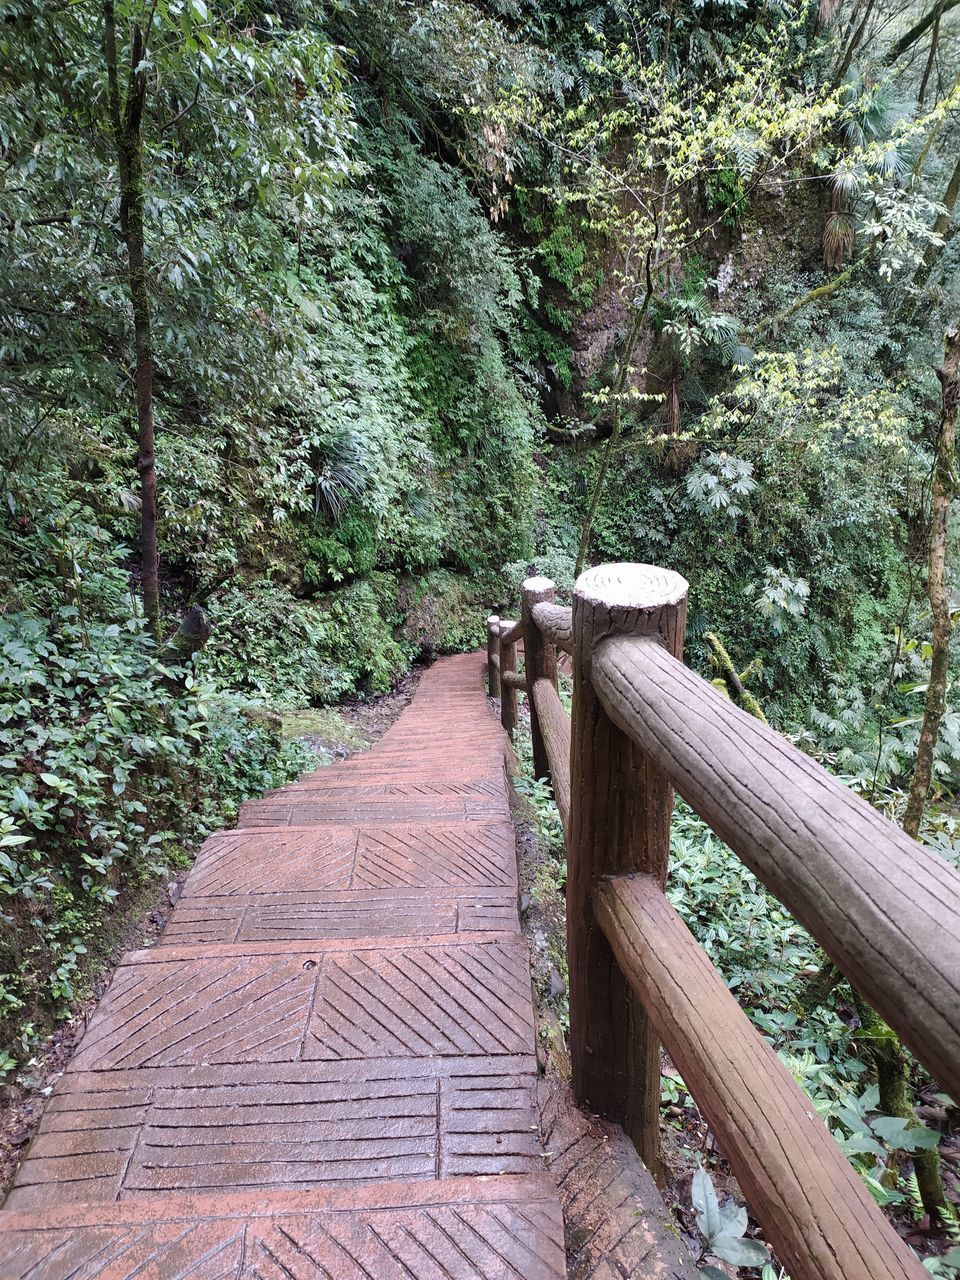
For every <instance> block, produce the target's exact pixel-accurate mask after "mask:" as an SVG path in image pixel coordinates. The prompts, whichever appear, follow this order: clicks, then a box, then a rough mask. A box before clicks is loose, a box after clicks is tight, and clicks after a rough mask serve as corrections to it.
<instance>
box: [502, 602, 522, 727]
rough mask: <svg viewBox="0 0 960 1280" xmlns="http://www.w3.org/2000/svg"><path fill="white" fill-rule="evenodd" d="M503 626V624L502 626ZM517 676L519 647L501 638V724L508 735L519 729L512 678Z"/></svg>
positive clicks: (514, 687) (515, 687)
mask: <svg viewBox="0 0 960 1280" xmlns="http://www.w3.org/2000/svg"><path fill="white" fill-rule="evenodd" d="M502 625H503V624H502V623H501V626H502ZM516 674H517V646H516V645H515V644H507V643H506V642H505V641H504V639H503V637H502V636H501V637H500V723H501V724H502V725H503V727H504V729H506V731H507V733H511V734H512V733H513V731H514V729H516V727H517V714H518V710H517V686H516V685H515V684H514V683H512V682H511V679H510V677H511V676H515V675H516Z"/></svg>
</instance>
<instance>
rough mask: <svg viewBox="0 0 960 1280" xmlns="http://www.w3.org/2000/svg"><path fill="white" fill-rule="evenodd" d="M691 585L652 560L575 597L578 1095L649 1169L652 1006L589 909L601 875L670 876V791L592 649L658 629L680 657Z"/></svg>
mask: <svg viewBox="0 0 960 1280" xmlns="http://www.w3.org/2000/svg"><path fill="white" fill-rule="evenodd" d="M686 597H687V583H686V581H685V580H684V579H683V578H681V577H680V575H679V574H676V573H671V572H669V571H667V570H662V569H657V568H654V567H653V566H650V565H629V564H628V565H601V566H600V567H599V568H596V569H590V570H588V571H587V572H586V573H583V574H581V575H580V577H579V578H578V579H577V583H576V585H575V587H574V597H573V599H574V602H573V636H574V657H573V722H572V731H571V767H570V774H571V807H570V833H569V840H568V851H567V955H568V963H569V970H570V1056H571V1067H572V1073H573V1088H574V1093H575V1094H576V1096H577V1099H578V1101H579V1102H582V1103H586V1104H587V1105H588V1106H590V1107H591V1108H592V1109H593V1110H594V1111H596V1112H598V1113H599V1114H600V1115H602V1116H605V1117H606V1118H607V1119H609V1120H613V1121H615V1122H616V1123H617V1124H621V1125H622V1126H623V1128H624V1129H625V1130H626V1132H627V1133H628V1134H629V1136H630V1137H631V1138H632V1139H633V1141H634V1143H635V1144H636V1146H637V1150H638V1151H639V1152H640V1155H641V1156H642V1157H643V1160H644V1161H645V1163H646V1164H647V1167H648V1168H650V1169H651V1170H652V1171H654V1172H656V1171H657V1168H658V1163H659V1119H660V1053H659V1046H658V1044H657V1041H656V1037H655V1036H654V1035H653V1034H652V1032H651V1029H650V1027H649V1024H648V1021H647V1017H646V1014H645V1013H644V1011H643V1007H642V1005H641V1003H640V1001H639V1000H638V999H637V997H636V996H635V995H634V993H633V991H632V990H631V988H630V986H629V984H628V983H627V981H626V979H625V978H624V976H623V974H622V973H621V971H620V966H619V965H618V964H617V961H616V958H615V956H614V954H613V952H612V951H611V949H610V945H609V943H608V942H607V940H606V938H605V937H604V935H603V932H602V930H601V929H600V928H599V926H598V925H597V922H596V919H595V917H594V913H593V901H592V895H593V887H594V884H595V883H596V881H597V880H598V878H599V877H600V876H603V875H613V874H617V873H619V872H631V871H642V872H646V873H648V874H650V875H653V876H654V877H655V878H656V879H657V880H658V881H659V882H660V883H663V881H664V880H665V878H666V872H667V855H668V851H669V846H670V815H671V810H672V807H673V792H672V790H671V788H670V785H669V783H668V781H667V778H666V776H665V775H664V774H663V773H662V772H661V771H660V769H659V768H658V767H657V766H656V764H655V763H654V762H653V760H652V759H651V757H650V756H648V755H646V754H645V753H644V752H643V751H642V750H641V749H640V748H639V747H638V746H637V745H636V743H635V742H634V741H633V739H632V738H631V737H630V736H629V735H627V734H626V733H624V732H623V731H622V729H621V727H619V726H618V725H617V724H615V723H614V722H613V721H612V720H611V719H610V717H609V716H608V715H607V713H606V711H605V710H604V707H603V705H602V704H601V702H600V699H599V698H598V696H597V693H596V691H595V689H594V686H593V679H594V670H593V668H594V654H595V650H596V648H597V646H598V645H600V644H602V643H603V642H604V641H606V640H608V638H609V637H611V636H622V635H628V636H654V637H657V638H658V640H659V642H660V643H662V644H664V645H666V646H667V648H668V649H669V651H670V652H671V653H673V654H674V655H675V656H676V657H677V658H679V657H680V653H681V650H682V646H683V629H684V622H685V614H686Z"/></svg>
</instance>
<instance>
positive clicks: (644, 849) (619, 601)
mask: <svg viewBox="0 0 960 1280" xmlns="http://www.w3.org/2000/svg"><path fill="white" fill-rule="evenodd" d="M555 594H556V593H555V588H554V584H553V583H552V582H551V581H550V580H549V579H546V578H528V579H527V580H526V582H525V583H524V584H523V591H522V596H521V603H522V612H521V618H520V622H519V623H512V622H503V621H501V619H499V618H498V617H496V616H494V617H492V618H490V619H489V620H488V626H487V653H488V672H489V680H490V692H491V695H492V696H498V695H499V696H500V697H501V717H502V721H503V724H504V726H505V728H507V729H508V730H509V731H511V732H512V731H513V729H514V728H515V726H516V723H517V704H516V697H517V689H518V688H519V687H523V688H525V690H526V693H527V701H528V705H529V711H530V727H531V740H532V750H533V757H534V770H535V774H536V776H537V777H538V778H546V779H548V780H549V781H550V783H551V785H552V787H553V792H554V796H555V799H556V801H557V807H558V809H559V811H560V815H561V819H562V821H563V826H564V832H565V836H566V843H567V893H566V900H567V950H568V963H569V976H570V982H569V997H570V1055H571V1064H572V1071H573V1086H574V1090H575V1092H576V1094H577V1097H578V1099H579V1100H580V1101H581V1102H582V1103H585V1104H587V1105H590V1106H592V1107H593V1108H594V1109H595V1110H597V1111H599V1112H600V1113H601V1114H603V1115H605V1116H607V1117H608V1118H609V1119H611V1120H615V1121H617V1122H619V1123H620V1124H622V1125H623V1127H624V1128H625V1129H626V1130H627V1132H628V1133H629V1134H630V1136H631V1137H632V1138H633V1140H634V1142H635V1143H636V1145H637V1148H638V1150H639V1151H640V1154H641V1155H642V1156H643V1158H644V1159H645V1160H646V1161H647V1163H648V1165H649V1166H650V1167H651V1168H652V1169H654V1170H655V1171H656V1169H657V1167H658V1161H659V1145H658V1144H659V1100H660V1087H659V1086H660V1043H659V1042H660V1040H661V1039H662V1040H663V1042H664V1043H665V1044H666V1045H667V1048H668V1050H669V1052H670V1055H671V1058H672V1059H673V1061H674V1062H675V1063H676V1065H677V1067H678V1070H679V1071H680V1073H681V1075H682V1076H683V1079H684V1081H685V1083H686V1085H687V1087H688V1088H689V1090H690V1092H691V1094H692V1096H693V1097H694V1099H695V1100H696V1101H697V1103H698V1105H699V1106H700V1108H701V1109H702V1111H703V1113H704V1115H705V1116H706V1117H707V1119H708V1121H709V1123H710V1125H711V1127H712V1129H713V1131H714V1132H715V1133H716V1135H717V1137H718V1138H719V1141H720V1146H721V1149H722V1151H723V1153H724V1155H725V1156H726V1157H727V1158H728V1160H729V1161H730V1164H731V1166H732V1167H733V1169H734V1171H735V1173H736V1175H737V1177H738V1179H739V1181H740V1183H741V1185H742V1187H743V1189H744V1192H745V1194H746V1196H747V1198H748V1201H749V1203H750V1205H751V1208H752V1209H753V1212H754V1214H755V1215H756V1217H757V1219H758V1221H759V1222H760V1225H761V1227H762V1228H763V1231H764V1233H765V1235H766V1237H767V1239H768V1240H769V1241H770V1243H771V1244H772V1245H773V1247H774V1248H775V1249H776V1250H777V1253H778V1255H779V1257H780V1259H781V1260H782V1261H783V1262H784V1263H785V1264H786V1266H787V1267H788V1268H789V1271H790V1274H791V1276H792V1277H793V1280H841V1277H842V1278H843V1280H894V1278H895V1277H896V1278H898V1280H902V1278H905V1277H914V1278H915V1280H922V1277H923V1276H924V1275H926V1274H927V1273H926V1272H925V1271H924V1270H923V1269H922V1268H921V1266H920V1264H919V1262H918V1261H917V1259H916V1258H915V1257H914V1255H913V1254H912V1253H911V1252H910V1250H909V1249H908V1248H907V1247H906V1245H905V1244H903V1242H902V1241H901V1240H900V1239H899V1237H898V1236H897V1234H896V1232H894V1231H893V1229H892V1228H891V1227H890V1225H889V1223H888V1222H887V1220H886V1218H885V1217H884V1216H883V1214H882V1213H881V1212H880V1210H879V1209H878V1208H877V1206H876V1205H875V1204H874V1202H873V1200H872V1198H871V1197H870V1195H869V1194H868V1193H867V1192H866V1190H865V1188H864V1186H863V1184H862V1182H861V1181H860V1178H859V1177H858V1175H857V1174H856V1172H855V1171H854V1170H853V1169H852V1167H851V1166H850V1165H849V1163H848V1162H847V1161H846V1159H845V1158H844V1157H843V1155H842V1153H841V1152H840V1149H839V1147H838V1146H837V1144H836V1143H835V1142H834V1141H833V1139H832V1137H831V1136H830V1134H829V1132H828V1130H827V1128H826V1126H825V1125H824V1124H823V1122H822V1121H821V1120H820V1119H819V1118H818V1116H817V1115H816V1113H815V1111H814V1109H813V1106H812V1104H810V1103H809V1101H808V1100H807V1098H806V1095H805V1094H804V1093H803V1092H802V1090H801V1089H800V1088H799V1086H798V1085H796V1083H795V1082H794V1081H793V1079H792V1077H791V1076H790V1075H789V1072H787V1070H786V1068H785V1067H784V1066H783V1065H782V1064H781V1063H780V1061H779V1059H778V1058H777V1056H776V1054H775V1053H774V1052H773V1050H772V1049H771V1048H770V1046H769V1045H768V1044H767V1042H766V1041H765V1040H764V1039H763V1037H762V1036H761V1035H760V1034H759V1032H758V1031H756V1029H755V1028H754V1026H753V1024H752V1023H751V1022H750V1021H749V1019H748V1018H747V1017H746V1015H745V1014H744V1013H743V1011H742V1010H741V1009H740V1008H739V1006H738V1005H737V1003H736V1001H735V999H734V997H733V996H732V995H731V994H730V992H729V991H728V990H727V988H726V985H725V984H724V982H723V979H722V978H721V976H720V975H719V974H718V973H717V971H716V970H715V969H714V968H713V966H712V964H711V962H710V960H709V958H708V957H707V955H706V954H705V952H703V950H702V949H701V948H700V946H699V944H698V943H697V942H696V940H695V939H694V938H693V936H692V935H691V934H690V933H689V931H688V930H687V928H686V926H685V925H684V924H683V922H682V921H681V920H680V918H679V917H678V916H677V914H676V912H675V911H674V910H673V908H672V907H671V906H670V904H669V902H668V901H667V898H666V896H665V893H664V888H665V885H666V881H667V872H668V865H667V863H668V853H669V845H670V819H671V813H672V808H673V788H674V787H676V789H677V790H678V791H679V792H680V794H681V795H682V796H683V797H684V798H685V799H686V800H687V801H688V802H689V803H690V804H691V805H692V807H693V808H694V809H695V810H696V811H697V812H698V813H699V814H700V815H701V816H702V817H703V818H704V819H705V820H706V821H707V822H708V823H709V824H710V825H711V826H712V827H713V829H714V830H715V831H716V832H717V834H718V835H719V836H720V837H721V838H722V839H723V840H725V841H726V843H727V844H728V845H729V846H730V847H731V848H732V849H733V850H735V851H736V852H737V853H738V854H739V856H740V857H741V858H742V860H743V861H744V863H745V864H746V865H747V866H748V867H750V869H751V870H752V871H753V872H754V873H755V874H756V875H757V876H758V878H759V879H760V880H761V881H762V882H763V883H764V884H765V885H766V886H767V887H768V889H770V891H771V892H772V893H774V894H775V895H776V896H777V897H778V898H780V899H781V900H782V901H783V902H784V903H785V904H786V906H787V907H788V908H789V909H790V910H791V911H792V912H793V913H794V915H795V916H796V917H797V918H798V919H799V920H800V921H801V922H802V923H803V924H804V925H805V926H806V927H807V928H808V929H809V931H810V932H811V934H813V936H814V937H815V938H817V940H818V941H819V942H820V943H821V945H822V946H823V948H824V950H825V951H826V952H827V954H828V955H829V956H830V958H831V959H832V960H833V961H834V963H835V964H836V965H837V967H838V969H839V970H840V971H841V972H842V973H843V974H845V975H846V976H847V977H848V978H849V979H850V981H851V982H852V983H853V984H854V986H855V987H856V988H857V989H858V990H859V991H860V992H861V993H862V994H863V995H864V996H865V997H866V998H867V999H868V1000H869V1001H870V1002H871V1003H872V1004H873V1005H874V1007H875V1008H876V1009H877V1010H878V1011H879V1013H880V1014H881V1015H882V1017H883V1018H885V1019H886V1021H887V1022H889V1024H890V1025H891V1026H892V1027H893V1028H894V1029H895V1030H896V1031H897V1032H898V1033H899V1034H900V1035H901V1036H902V1038H903V1040H904V1041H905V1043H907V1044H908V1045H909V1046H910V1047H911V1049H912V1050H913V1052H914V1053H915V1054H916V1056H917V1058H918V1059H919V1060H920V1061H921V1062H922V1063H923V1064H924V1065H925V1066H926V1067H927V1069H928V1070H929V1071H930V1073H931V1074H932V1075H933V1076H934V1077H935V1078H936V1079H937V1080H938V1081H940V1083H941V1084H942V1085H943V1086H944V1088H946V1089H947V1090H948V1091H949V1092H950V1093H951V1094H952V1095H953V1096H954V1097H957V1098H960V876H958V875H957V873H956V872H955V871H954V870H953V869H952V868H951V867H949V866H948V864H947V863H946V862H945V861H943V860H942V859H941V858H939V857H937V856H936V855H935V854H934V853H932V852H931V851H929V850H927V849H924V848H923V847H922V846H921V845H919V844H918V843H917V842H916V841H914V840H911V839H910V838H909V837H908V836H906V835H905V834H904V833H903V832H902V831H901V830H900V829H899V828H898V827H896V826H895V825H894V824H893V823H891V822H889V821H888V820H887V819H886V818H884V817H883V816H882V815H881V814H879V813H878V812H877V811H876V810H874V809H873V808H872V807H871V806H870V805H869V804H867V803H866V802H865V801H864V800H862V799H861V798H860V797H859V796H857V795H856V794H855V793H854V792H852V791H850V790H849V789H847V788H846V787H844V786H842V785H841V784H840V783H839V782H837V781H836V780H835V779H834V778H832V777H831V776H830V775H829V774H828V773H827V772H826V770H825V769H823V768H821V766H820V765H818V764H817V763H816V762H815V761H813V760H811V759H810V758H809V757H808V756H805V755H804V754H803V753H802V752H800V751H798V750H797V749H796V748H795V747H793V746H792V745H791V744H790V743H789V742H787V740H786V739H785V738H783V737H782V736H781V735H779V734H778V733H776V732H775V731H774V730H772V729H771V728H770V727H769V726H768V725H766V724H764V723H762V722H761V721H759V720H757V719H754V718H753V717H752V716H749V715H747V714H746V713H745V712H744V711H742V710H741V709H740V708H738V707H736V706H735V705H734V704H733V703H731V702H730V701H729V700H728V699H726V698H725V697H723V695H722V694H721V693H720V692H719V691H718V690H716V689H715V688H714V687H713V686H712V685H711V684H709V683H708V682H707V681H705V680H702V679H701V678H700V677H699V676H697V675H696V674H694V673H693V672H692V671H690V670H689V669H688V668H687V667H685V666H684V665H683V662H682V661H681V657H682V650H683V633H684V624H685V614H686V596H687V583H686V582H685V581H684V579H683V578H681V577H680V576H679V574H675V573H672V572H670V571H668V570H663V569H658V568H656V567H654V566H651V565H603V566H600V567H599V568H597V569H591V570H588V571H587V572H586V573H585V574H582V575H581V576H580V578H579V579H578V580H577V583H576V585H575V587H574V596H573V608H572V609H568V608H564V607H563V606H561V605H558V604H557V603H556V599H555ZM518 642H522V644H523V650H524V674H523V677H520V676H517V675H516V674H515V673H516V654H517V644H518ZM558 650H562V651H564V652H566V653H569V654H571V655H572V658H573V716H572V719H571V717H568V715H567V713H566V711H565V709H564V706H563V703H562V702H561V700H560V696H559V694H558V691H557V651H558Z"/></svg>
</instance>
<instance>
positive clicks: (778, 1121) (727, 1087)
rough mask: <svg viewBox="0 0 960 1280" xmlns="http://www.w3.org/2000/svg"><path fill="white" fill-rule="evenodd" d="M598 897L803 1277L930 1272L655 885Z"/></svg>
mask: <svg viewBox="0 0 960 1280" xmlns="http://www.w3.org/2000/svg"><path fill="white" fill-rule="evenodd" d="M594 902H595V904H596V909H597V918H598V920H599V923H600V926H601V928H602V929H603V931H604V933H605V934H606V936H607V939H608V940H609V942H610V945H611V946H612V948H613V952H614V955H615V956H616V958H617V962H618V964H619V965H620V967H621V969H622V970H623V972H624V973H625V974H626V976H627V978H628V980H629V981H630V984H631V986H632V987H633V988H634V990H635V991H636V992H637V994H638V995H639V996H640V998H641V999H642V1000H643V1004H644V1007H645V1008H646V1010H647V1011H648V1013H649V1016H650V1019H651V1021H652V1022H653V1025H654V1027H655V1028H656V1030H657V1032H658V1033H659V1035H660V1037H661V1039H662V1040H663V1042H664V1044H665V1045H666V1047H667V1052H668V1053H669V1054H670V1059H671V1061H672V1062H673V1063H674V1065H675V1066H676V1068H677V1070H678V1071H679V1073H680V1075H681V1076H682V1077H683V1081H684V1083H685V1084H686V1086H687V1088H688V1089H689V1090H690V1093H691V1094H692V1096H693V1098H694V1101H695V1102H696V1103H697V1106H698V1107H699V1108H700V1110H701V1111H702V1112H703V1114H704V1115H705V1116H706V1117H707V1120H708V1121H709V1124H710V1127H711V1128H712V1130H713V1132H714V1133H715V1134H716V1137H717V1141H718V1144H719V1147H720V1150H721V1151H722V1152H723V1153H724V1155H725V1156H726V1157H727V1159H728V1160H729V1162H730V1165H731V1167H732V1169H733V1172H734V1174H735V1175H736V1178H737V1181H738V1182H739V1184H740V1186H741V1187H742V1189H743V1193H744V1195H745V1196H746V1198H747V1201H748V1203H749V1204H750V1206H751V1208H752V1209H753V1212H754V1214H755V1215H756V1217H757V1219H758V1220H759V1221H760V1222H761V1223H762V1224H763V1228H764V1232H765V1234H766V1237H767V1240H768V1241H769V1243H770V1245H771V1246H772V1248H773V1249H774V1250H775V1252H776V1254H777V1257H778V1259H779V1260H780V1261H781V1262H782V1263H783V1264H784V1266H785V1267H786V1268H787V1270H788V1271H789V1272H790V1274H791V1275H792V1276H793V1277H794V1278H795V1280H799V1277H801V1276H809V1275H815V1276H817V1277H819V1280H853V1278H854V1277H858V1278H860V1277H862V1278H863V1280H867V1277H869V1280H906V1278H907V1277H912V1276H916V1275H917V1272H918V1271H919V1273H920V1275H924V1274H925V1273H924V1272H923V1270H922V1268H920V1267H919V1264H918V1263H917V1262H916V1260H915V1259H913V1258H912V1257H911V1255H910V1252H909V1250H908V1249H907V1247H906V1245H904V1244H903V1243H902V1241H901V1240H900V1238H899V1236H898V1235H897V1233H896V1232H895V1231H894V1229H893V1227H892V1226H890V1225H889V1223H887V1222H886V1221H885V1219H883V1218H882V1217H881V1215H880V1213H879V1212H878V1210H877V1207H876V1205H875V1204H874V1202H873V1198H872V1197H871V1195H870V1192H869V1191H868V1190H867V1188H866V1187H865V1186H864V1184H863V1182H862V1181H861V1179H860V1178H859V1177H858V1176H857V1174H856V1173H855V1172H854V1170H853V1169H852V1168H851V1167H850V1164H849V1163H848V1161H847V1159H846V1157H845V1156H844V1155H843V1153H842V1152H841V1150H840V1148H839V1147H838V1146H837V1144H836V1142H834V1140H833V1138H832V1137H831V1136H830V1132H829V1130H828V1129H827V1127H826V1125H825V1124H824V1123H823V1121H822V1120H821V1119H820V1117H819V1116H818V1115H817V1113H816V1111H815V1110H814V1109H813V1104H812V1103H811V1102H810V1099H809V1098H808V1097H807V1095H806V1094H805V1093H804V1092H803V1090H802V1089H801V1088H800V1086H799V1085H798V1084H797V1083H796V1081H795V1080H794V1078H793V1076H791V1074H790V1072H789V1071H788V1070H787V1069H786V1067H785V1066H784V1065H783V1063H782V1062H781V1061H780V1059H779V1058H778V1057H777V1055H776V1053H775V1052H774V1050H773V1049H772V1048H771V1047H770V1045H769V1044H767V1042H766V1041H765V1040H764V1039H763V1038H762V1037H761V1036H759V1035H758V1034H757V1032H756V1029H755V1028H754V1026H753V1024H752V1023H751V1022H750V1020H749V1019H748V1017H747V1015H746V1014H745V1013H744V1012H743V1010H742V1009H741V1008H740V1006H739V1005H738V1004H737V1002H736V1000H735V999H734V997H733V996H732V995H731V994H730V992H729V991H728V990H727V987H726V984H725V983H724V981H723V979H722V978H721V976H720V974H719V973H718V972H717V970H716V969H715V968H714V966H713V965H712V964H711V962H710V959H709V957H708V956H707V955H706V953H705V952H704V950H703V948H702V947H701V946H700V944H699V943H698V942H697V941H696V939H695V938H694V937H693V935H692V934H691V933H690V931H689V930H688V929H687V926H686V925H685V924H684V923H683V921H682V920H681V919H680V917H679V916H678V915H677V913H676V911H674V909H673V907H671V905H670V903H669V902H668V901H667V899H666V898H665V897H664V895H663V893H662V891H661V889H660V886H659V884H658V883H657V881H656V880H654V879H653V878H652V877H651V876H625V877H618V878H616V879H612V880H605V881H601V883H600V885H599V886H598V888H597V890H596V891H595V894H594ZM811 1260H812V1263H811Z"/></svg>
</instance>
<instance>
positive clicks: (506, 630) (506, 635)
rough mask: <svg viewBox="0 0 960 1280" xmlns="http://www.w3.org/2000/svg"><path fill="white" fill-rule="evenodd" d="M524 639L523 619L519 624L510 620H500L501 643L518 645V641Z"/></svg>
mask: <svg viewBox="0 0 960 1280" xmlns="http://www.w3.org/2000/svg"><path fill="white" fill-rule="evenodd" d="M522 639H523V619H521V620H520V621H519V622H511V621H510V620H509V619H508V618H502V619H501V620H500V643H501V644H502V645H503V644H516V643H517V641H518V640H522Z"/></svg>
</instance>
